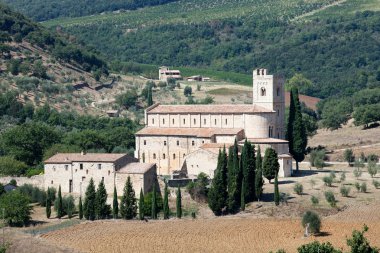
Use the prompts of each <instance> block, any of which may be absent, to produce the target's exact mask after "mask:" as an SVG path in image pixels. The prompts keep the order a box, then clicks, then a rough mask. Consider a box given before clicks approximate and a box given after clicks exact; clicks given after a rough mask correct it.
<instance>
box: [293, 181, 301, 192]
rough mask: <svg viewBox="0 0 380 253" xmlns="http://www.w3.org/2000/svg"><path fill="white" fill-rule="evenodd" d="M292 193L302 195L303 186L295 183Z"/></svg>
mask: <svg viewBox="0 0 380 253" xmlns="http://www.w3.org/2000/svg"><path fill="white" fill-rule="evenodd" d="M293 190H294V192H295V193H297V194H298V195H302V193H303V185H302V184H301V183H296V184H295V185H294V188H293Z"/></svg>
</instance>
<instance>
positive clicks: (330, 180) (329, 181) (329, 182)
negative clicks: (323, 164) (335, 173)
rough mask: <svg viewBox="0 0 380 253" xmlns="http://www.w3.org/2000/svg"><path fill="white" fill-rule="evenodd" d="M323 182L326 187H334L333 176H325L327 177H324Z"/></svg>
mask: <svg viewBox="0 0 380 253" xmlns="http://www.w3.org/2000/svg"><path fill="white" fill-rule="evenodd" d="M322 180H323V182H324V183H325V185H327V186H328V187H331V186H332V183H333V178H332V177H331V176H325V177H323V179H322Z"/></svg>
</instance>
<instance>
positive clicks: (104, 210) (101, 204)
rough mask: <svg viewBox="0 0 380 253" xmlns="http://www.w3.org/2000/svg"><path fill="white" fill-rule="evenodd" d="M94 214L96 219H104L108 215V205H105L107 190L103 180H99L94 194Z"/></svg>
mask: <svg viewBox="0 0 380 253" xmlns="http://www.w3.org/2000/svg"><path fill="white" fill-rule="evenodd" d="M95 203H96V204H95V215H96V218H97V219H105V218H106V217H107V216H108V215H109V206H108V205H107V191H106V188H105V186H104V182H103V180H101V181H100V183H99V185H98V189H97V190H96V195H95Z"/></svg>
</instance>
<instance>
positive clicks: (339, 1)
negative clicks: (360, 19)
mask: <svg viewBox="0 0 380 253" xmlns="http://www.w3.org/2000/svg"><path fill="white" fill-rule="evenodd" d="M344 2H347V0H338V1H336V2H334V3H332V4H328V5H325V6H322V7H321V8H319V9H316V10H312V11H310V12H307V13H304V14H302V15H300V16H297V17H295V18H293V19H292V20H291V22H293V21H297V20H300V19H303V18H305V17H309V16H312V15H314V14H315V13H317V12H320V11H323V10H325V9H327V8H330V7H332V6H336V5H339V4H342V3H344Z"/></svg>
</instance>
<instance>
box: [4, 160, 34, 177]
mask: <svg viewBox="0 0 380 253" xmlns="http://www.w3.org/2000/svg"><path fill="white" fill-rule="evenodd" d="M27 168H28V166H27V165H26V164H25V163H23V162H20V161H18V160H16V159H14V158H13V157H10V156H3V157H0V174H1V175H3V176H21V175H23V174H24V173H25V172H26V170H27Z"/></svg>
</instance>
